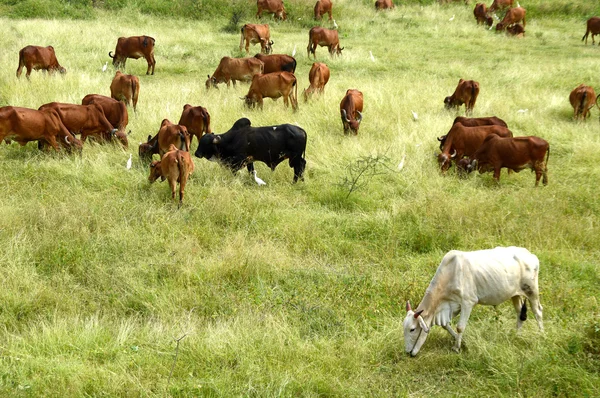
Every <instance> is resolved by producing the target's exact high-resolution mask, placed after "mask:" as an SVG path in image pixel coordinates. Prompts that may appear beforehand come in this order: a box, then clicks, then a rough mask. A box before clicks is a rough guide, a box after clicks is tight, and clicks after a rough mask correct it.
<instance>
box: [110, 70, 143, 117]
mask: <svg viewBox="0 0 600 398" xmlns="http://www.w3.org/2000/svg"><path fill="white" fill-rule="evenodd" d="M139 95H140V79H139V78H138V77H137V76H134V75H126V74H123V73H121V71H117V72H116V73H115V77H114V78H113V81H112V83H110V96H111V97H112V98H114V99H116V100H117V101H123V102H124V103H125V104H127V105H130V104H131V103H132V102H133V111H134V112H137V110H136V106H137V102H138V96H139Z"/></svg>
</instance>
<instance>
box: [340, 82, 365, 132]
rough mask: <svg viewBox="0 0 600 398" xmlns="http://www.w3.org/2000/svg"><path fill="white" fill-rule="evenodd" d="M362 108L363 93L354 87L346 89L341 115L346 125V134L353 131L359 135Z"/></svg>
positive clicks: (343, 123)
mask: <svg viewBox="0 0 600 398" xmlns="http://www.w3.org/2000/svg"><path fill="white" fill-rule="evenodd" d="M362 110H363V93H362V92H360V91H358V90H354V89H349V90H346V95H345V96H344V98H342V102H340V115H341V117H342V125H343V126H344V134H348V132H352V134H354V135H358V128H359V127H360V122H362V118H363V116H362Z"/></svg>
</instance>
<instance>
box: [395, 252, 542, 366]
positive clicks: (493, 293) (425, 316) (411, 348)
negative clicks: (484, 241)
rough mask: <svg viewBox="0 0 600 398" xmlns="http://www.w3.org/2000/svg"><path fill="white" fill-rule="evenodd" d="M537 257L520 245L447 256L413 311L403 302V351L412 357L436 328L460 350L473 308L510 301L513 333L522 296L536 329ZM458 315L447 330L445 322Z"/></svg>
mask: <svg viewBox="0 0 600 398" xmlns="http://www.w3.org/2000/svg"><path fill="white" fill-rule="evenodd" d="M539 270H540V262H539V260H538V258H537V257H536V256H535V255H534V254H532V253H530V252H529V250H527V249H524V248H522V247H514V246H511V247H497V248H495V249H490V250H479V251H474V252H461V251H458V250H452V251H450V252H448V253H447V254H446V255H445V256H444V258H443V259H442V262H441V263H440V265H439V267H438V269H437V271H436V273H435V275H434V277H433V279H432V280H431V282H430V283H429V287H428V288H427V290H426V291H425V297H423V300H422V301H421V303H420V304H419V306H418V307H417V309H416V311H414V312H413V310H412V308H411V306H410V303H409V302H407V303H406V311H407V314H406V318H405V319H404V325H403V326H404V344H405V349H406V352H409V353H410V355H411V356H415V355H417V353H418V352H419V350H420V349H421V347H422V346H423V343H425V340H426V339H427V334H428V333H429V328H430V327H431V326H434V325H438V326H442V327H444V329H446V330H447V331H448V333H450V334H451V335H452V337H454V339H455V345H454V347H453V349H454V350H455V351H456V352H459V351H460V344H461V340H462V334H463V332H464V330H465V327H466V326H467V321H468V320H469V316H470V315H471V310H472V309H473V307H474V306H475V305H476V304H483V305H498V304H501V303H503V302H504V301H506V300H508V299H511V300H512V302H513V305H514V306H515V310H516V311H517V330H519V328H520V327H521V325H522V324H523V321H524V320H525V319H527V307H526V305H525V298H524V297H527V299H529V303H530V305H531V308H532V309H533V313H534V315H535V319H536V320H537V323H538V326H539V328H540V330H541V331H543V330H544V327H543V325H542V305H541V304H540V301H539V291H538V273H539ZM459 312H460V320H459V321H458V324H457V326H456V330H457V332H458V333H457V332H455V331H454V330H452V327H451V326H450V322H451V321H452V318H453V317H454V316H456V315H457V314H458V313H459Z"/></svg>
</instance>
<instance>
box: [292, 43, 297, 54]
mask: <svg viewBox="0 0 600 398" xmlns="http://www.w3.org/2000/svg"><path fill="white" fill-rule="evenodd" d="M295 56H296V45H295V44H294V49H293V50H292V57H295Z"/></svg>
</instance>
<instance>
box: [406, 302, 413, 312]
mask: <svg viewBox="0 0 600 398" xmlns="http://www.w3.org/2000/svg"><path fill="white" fill-rule="evenodd" d="M408 311H412V307H411V306H410V301H408V300H406V312H408Z"/></svg>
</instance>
